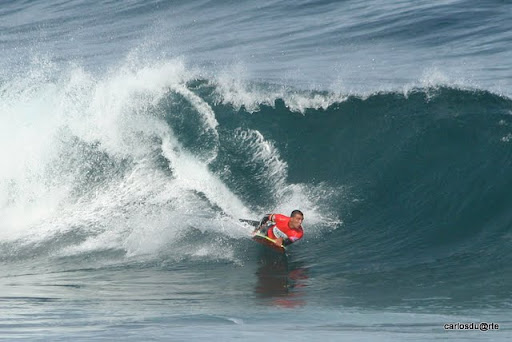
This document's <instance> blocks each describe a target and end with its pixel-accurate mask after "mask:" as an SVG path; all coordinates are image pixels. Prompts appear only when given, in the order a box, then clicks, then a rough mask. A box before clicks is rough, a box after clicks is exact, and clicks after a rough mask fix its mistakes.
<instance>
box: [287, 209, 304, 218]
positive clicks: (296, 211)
mask: <svg viewBox="0 0 512 342" xmlns="http://www.w3.org/2000/svg"><path fill="white" fill-rule="evenodd" d="M297 214H300V216H302V218H304V214H303V213H302V211H300V210H294V211H292V213H291V214H290V217H294V216H295V215H297Z"/></svg>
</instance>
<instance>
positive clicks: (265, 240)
mask: <svg viewBox="0 0 512 342" xmlns="http://www.w3.org/2000/svg"><path fill="white" fill-rule="evenodd" d="M252 239H253V240H254V241H256V242H258V243H261V244H262V245H265V246H267V247H269V248H271V249H273V250H274V251H276V252H278V253H281V254H284V253H285V252H286V248H285V247H283V246H282V245H281V246H278V245H276V244H275V243H274V240H272V239H271V238H269V237H268V236H265V235H263V234H260V233H259V232H256V233H254V234H253V236H252Z"/></svg>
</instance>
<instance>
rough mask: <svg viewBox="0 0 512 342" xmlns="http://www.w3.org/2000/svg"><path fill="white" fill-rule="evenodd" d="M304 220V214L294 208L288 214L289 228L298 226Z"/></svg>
mask: <svg viewBox="0 0 512 342" xmlns="http://www.w3.org/2000/svg"><path fill="white" fill-rule="evenodd" d="M302 220H304V214H303V213H302V211H300V210H294V211H292V213H291V214H290V223H289V225H290V228H295V229H296V228H299V227H300V225H301V224H302Z"/></svg>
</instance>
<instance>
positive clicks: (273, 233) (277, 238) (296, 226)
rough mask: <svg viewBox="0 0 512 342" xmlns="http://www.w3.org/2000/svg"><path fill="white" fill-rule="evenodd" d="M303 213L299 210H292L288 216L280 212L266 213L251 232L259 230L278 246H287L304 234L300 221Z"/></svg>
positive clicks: (302, 218)
mask: <svg viewBox="0 0 512 342" xmlns="http://www.w3.org/2000/svg"><path fill="white" fill-rule="evenodd" d="M303 220H304V214H303V213H302V212H301V211H300V210H294V211H292V213H291V214H290V217H288V216H285V215H281V214H266V215H265V216H263V218H262V219H261V222H260V224H259V226H258V228H256V229H255V230H254V232H253V233H256V232H260V233H261V234H263V235H266V236H268V237H269V238H270V239H272V240H274V243H275V244H276V245H278V246H281V245H283V246H287V245H289V244H291V243H294V242H296V241H298V240H300V239H302V236H303V235H304V230H303V228H302V221H303Z"/></svg>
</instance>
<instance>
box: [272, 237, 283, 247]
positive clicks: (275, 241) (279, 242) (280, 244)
mask: <svg viewBox="0 0 512 342" xmlns="http://www.w3.org/2000/svg"><path fill="white" fill-rule="evenodd" d="M274 243H275V244H276V245H278V246H279V247H281V246H282V245H283V238H277V239H275V240H274Z"/></svg>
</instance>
